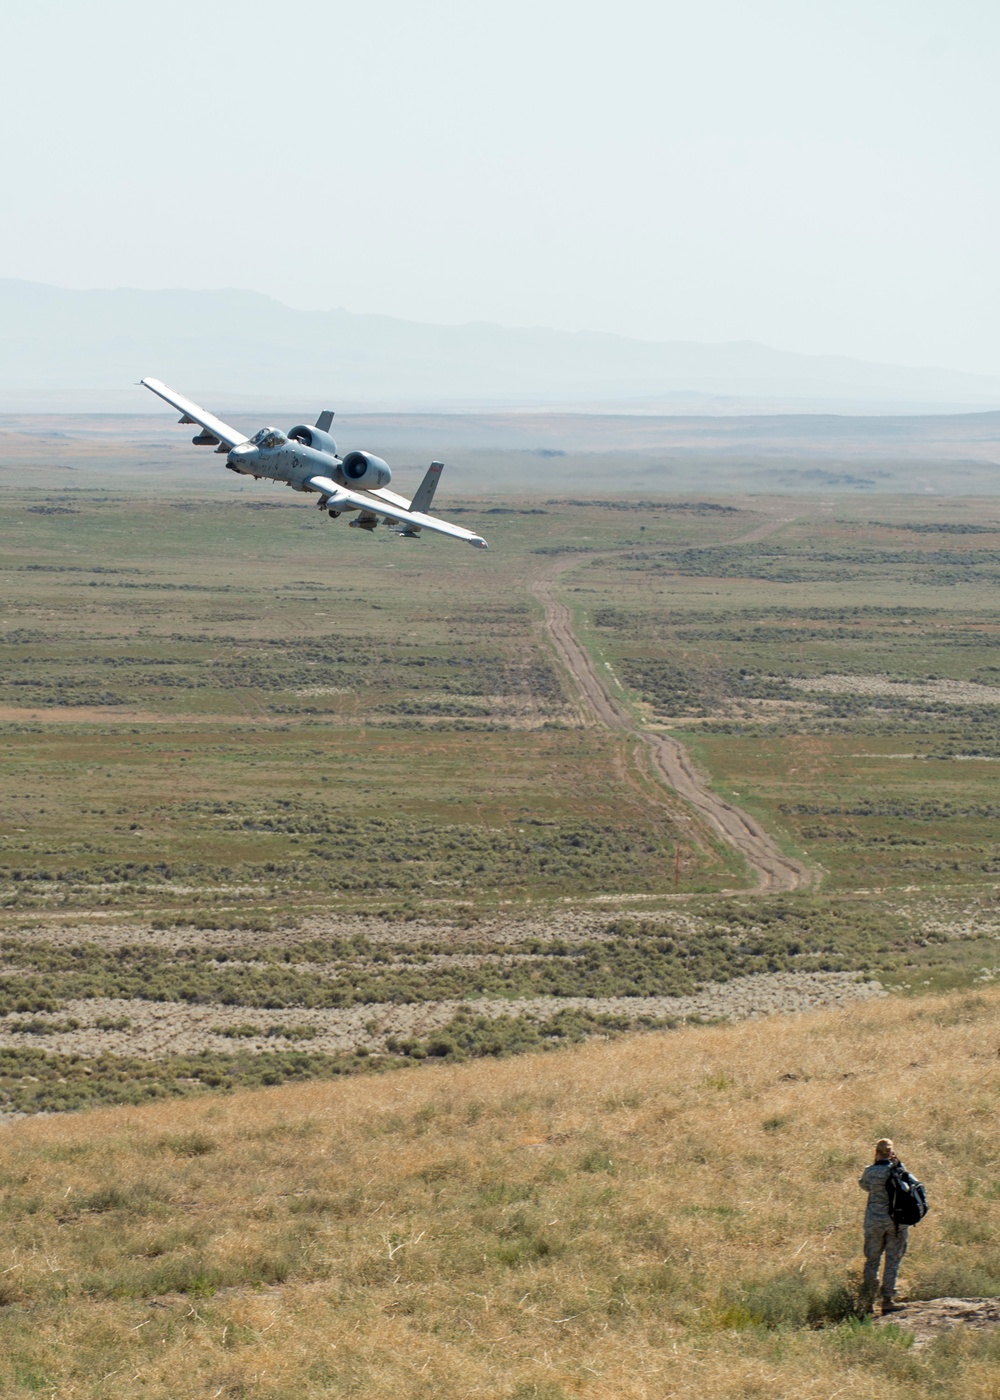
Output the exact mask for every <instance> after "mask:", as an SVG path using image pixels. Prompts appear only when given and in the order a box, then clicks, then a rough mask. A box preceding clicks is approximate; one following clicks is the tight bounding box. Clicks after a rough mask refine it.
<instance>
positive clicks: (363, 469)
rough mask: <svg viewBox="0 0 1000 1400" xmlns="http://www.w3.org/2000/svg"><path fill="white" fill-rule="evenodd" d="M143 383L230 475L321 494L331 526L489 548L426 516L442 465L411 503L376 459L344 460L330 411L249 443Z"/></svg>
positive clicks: (356, 455)
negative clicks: (426, 534)
mask: <svg viewBox="0 0 1000 1400" xmlns="http://www.w3.org/2000/svg"><path fill="white" fill-rule="evenodd" d="M141 382H142V383H143V384H145V386H146V388H147V389H152V391H153V393H154V394H158V395H159V396H160V398H161V399H165V400H166V402H167V403H168V404H170V405H171V406H172V407H173V408H176V409H177V410H178V411H179V413H180V415H181V417H180V422H181V423H188V424H190V425H191V426H192V427H199V428H201V432H200V433H198V434H197V436H195V437H193V438H192V439H191V441H192V442H193V443H195V444H196V445H197V446H198V447H214V448H215V450H216V452H220V453H225V456H226V466H227V467H228V469H229V470H230V471H231V472H239V473H240V475H241V476H252V477H254V478H255V479H256V480H259V479H260V478H261V477H267V478H269V479H270V480H271V481H283V482H284V483H285V485H286V486H291V487H292V489H293V490H295V491H312V492H315V493H316V494H317V495H318V496H319V500H318V502H317V505H318V506H319V508H320V510H325V511H326V513H327V515H329V517H330V519H331V520H336V519H337V518H338V517H339V516H341V515H346V514H349V513H350V514H353V515H355V517H356V518H355V519H353V520H350V521H348V524H349V525H352V526H353V527H354V528H355V529H358V530H374V529H375V528H376V526H377V525H378V523H379V516H382V517H383V519H384V521H385V524H386V525H387V526H388V527H389V528H390V529H391V530H394V531H395V532H396V533H397V534H398V535H403V536H406V537H408V538H410V539H414V538H416V537H418V536H419V535H420V532H421V530H434V531H436V532H437V534H439V535H449V536H450V537H451V538H452V539H455V540H465V542H466V543H467V544H472V545H475V546H476V548H477V549H487V548H488V547H489V546H488V545H487V543H486V541H485V540H484V539H483V538H482V536H481V535H474V534H473V533H472V531H471V530H463V529H462V527H461V525H452V524H451V523H450V521H447V520H439V519H438V517H437V516H436V515H428V514H427V510H428V507H429V506H430V503H431V501H432V500H433V498H434V492H435V491H436V490H437V484H438V482H439V481H440V479H441V472H442V470H443V465H442V463H441V462H432V463H431V465H430V468H429V469H428V471H427V474H426V476H425V477H424V479H423V481H422V482H421V483H420V485H419V486H418V487H417V494H416V495H415V496H414V497H413V500H412V501H408V500H407V499H406V498H405V496H397V495H396V493H395V492H394V491H389V490H388V489H387V488H388V485H389V482H390V481H391V480H392V472H391V471H390V470H389V467H388V464H387V463H385V462H383V461H382V458H381V457H375V456H373V455H372V453H370V452H348V453H347V454H346V456H344V457H338V455H337V444H336V443H335V442H334V440H333V438H332V437H331V436H330V428H331V427H332V425H333V413H332V412H331V411H330V410H329V409H324V410H323V412H322V413H321V414H320V415H319V417H318V418H317V420H316V426H315V427H314V428H310V427H308V426H306V425H305V424H302V423H300V424H299V425H298V426H297V427H294V428H290V429H289V431H288V433H287V434H285V433H282V432H280V431H279V430H278V429H277V428H261V429H260V431H259V432H256V433H254V435H253V437H252V438H248V437H244V436H243V434H242V433H238V432H237V431H236V429H235V428H230V427H229V426H228V425H227V424H226V423H223V422H222V420H221V419H219V418H216V417H215V415H214V414H212V413H207V412H206V411H205V409H203V408H199V407H198V405H197V404H196V403H192V402H191V400H190V399H186V398H185V397H184V395H183V394H178V393H176V392H175V391H174V390H173V389H168V388H167V386H166V385H165V384H161V383H160V381H159V380H158V379H143V380H142V381H141Z"/></svg>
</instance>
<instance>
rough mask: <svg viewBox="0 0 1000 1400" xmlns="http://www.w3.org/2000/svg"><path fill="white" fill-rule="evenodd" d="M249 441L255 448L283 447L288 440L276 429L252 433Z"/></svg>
mask: <svg viewBox="0 0 1000 1400" xmlns="http://www.w3.org/2000/svg"><path fill="white" fill-rule="evenodd" d="M250 441H251V442H252V443H253V444H254V445H255V446H256V447H284V445H285V443H286V442H287V441H288V439H287V438H286V437H285V435H284V433H282V432H279V431H278V429H277V428H261V430H260V432H259V433H254V435H253V437H252V438H251V439H250Z"/></svg>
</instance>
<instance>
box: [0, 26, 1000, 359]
mask: <svg viewBox="0 0 1000 1400" xmlns="http://www.w3.org/2000/svg"><path fill="white" fill-rule="evenodd" d="M0 45H2V50H3V53H4V58H5V62H4V75H3V82H2V84H0V133H2V135H0V142H2V147H3V168H4V176H5V178H4V184H3V210H2V218H0V276H6V277H23V278H28V279H30V280H34V281H42V282H54V283H57V284H59V285H62V286H70V287H111V286H140V287H171V286H184V287H219V286H242V287H250V288H254V289H256V290H258V291H262V292H267V293H270V294H272V295H273V296H276V297H278V298H280V299H281V300H283V301H286V302H289V303H290V304H292V305H295V306H301V307H331V306H345V307H347V308H348V309H349V310H351V311H360V312H366V311H368V312H381V313H384V314H388V315H393V316H402V317H406V318H408V319H413V320H427V321H439V322H457V321H468V320H495V321H499V322H501V323H503V324H505V325H548V326H555V327H559V328H563V329H569V330H575V329H592V330H608V331H615V332H619V333H621V334H625V335H634V336H640V337H644V338H647V339H664V340H666V339H694V340H734V339H754V340H761V341H765V342H767V343H769V344H772V345H776V346H779V347H782V348H785V349H789V350H808V351H833V352H839V353H844V354H851V355H858V356H862V357H866V358H871V359H884V360H892V361H897V362H899V363H905V364H921V363H932V364H940V365H945V366H950V367H953V368H957V369H967V370H979V371H986V372H991V373H1000V252H998V233H1000V218H998V215H1000V183H998V151H997V146H998V138H1000V80H998V73H1000V6H998V5H996V4H995V3H994V4H991V3H988V0H683V3H681V2H680V0H659V3H647V0H503V3H495V0H464V3H454V0H351V3H342V0H324V2H323V3H313V0H280V2H279V0H271V2H270V3H257V2H256V0H198V3H192V2H191V0H173V3H172V4H170V5H146V4H142V3H136V0H128V3H125V2H124V0H89V3H86V4H83V3H80V0H30V3H28V0H21V3H19V4H14V3H12V4H8V5H6V6H4V7H3V13H2V16H0Z"/></svg>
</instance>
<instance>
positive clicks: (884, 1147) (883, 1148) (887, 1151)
mask: <svg viewBox="0 0 1000 1400" xmlns="http://www.w3.org/2000/svg"><path fill="white" fill-rule="evenodd" d="M875 1156H876V1157H891V1156H892V1138H879V1140H878V1142H877V1143H876V1144H875Z"/></svg>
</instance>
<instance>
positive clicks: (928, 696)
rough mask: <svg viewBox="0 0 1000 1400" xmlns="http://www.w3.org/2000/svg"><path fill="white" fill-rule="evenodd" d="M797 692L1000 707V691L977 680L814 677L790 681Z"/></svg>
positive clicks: (849, 676) (844, 676)
mask: <svg viewBox="0 0 1000 1400" xmlns="http://www.w3.org/2000/svg"><path fill="white" fill-rule="evenodd" d="M788 684H789V685H791V686H794V687H795V689H796V690H806V691H810V692H811V693H813V694H816V695H888V696H893V697H897V698H899V699H901V700H925V701H927V700H929V701H933V702H934V703H935V704H938V705H1000V688H998V687H996V686H992V685H978V684H977V683H976V682H975V681H947V680H940V681H896V680H893V679H892V677H891V676H851V675H843V676H838V675H832V676H813V677H811V678H809V679H803V680H791V679H790V680H789V682H788Z"/></svg>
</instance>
